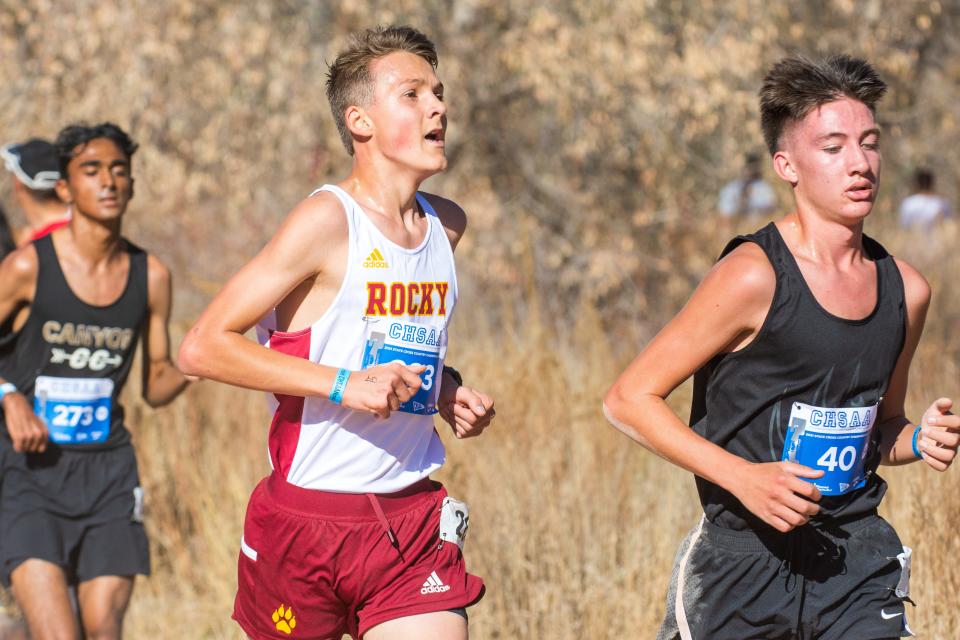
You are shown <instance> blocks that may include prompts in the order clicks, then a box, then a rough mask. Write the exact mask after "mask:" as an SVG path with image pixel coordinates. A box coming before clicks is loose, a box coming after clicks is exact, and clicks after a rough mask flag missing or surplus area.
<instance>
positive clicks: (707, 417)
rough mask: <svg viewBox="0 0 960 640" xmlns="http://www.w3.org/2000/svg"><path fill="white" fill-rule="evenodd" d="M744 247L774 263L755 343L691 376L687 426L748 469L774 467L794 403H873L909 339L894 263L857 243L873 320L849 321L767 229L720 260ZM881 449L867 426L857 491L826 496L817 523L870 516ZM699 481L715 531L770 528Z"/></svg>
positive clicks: (870, 243)
mask: <svg viewBox="0 0 960 640" xmlns="http://www.w3.org/2000/svg"><path fill="white" fill-rule="evenodd" d="M745 242H753V243H755V244H757V245H759V246H760V248H761V249H763V251H764V253H765V254H766V256H767V259H768V260H769V261H770V263H771V265H772V266H773V269H774V272H775V273H776V290H775V293H774V295H773V300H772V302H771V304H770V309H769V311H768V312H767V317H766V319H765V320H764V322H763V325H762V326H761V328H760V331H759V332H758V334H757V336H756V337H755V338H754V340H753V342H751V343H750V344H748V345H747V346H746V347H744V348H743V349H741V350H739V351H736V352H733V353H724V354H719V355H717V356H716V357H714V358H713V359H712V360H711V361H710V362H709V363H707V364H706V365H705V366H704V367H703V368H701V369H700V370H699V371H698V372H697V373H696V375H695V376H694V394H693V405H692V408H691V411H690V424H691V426H692V428H693V429H694V430H695V431H696V432H697V433H698V434H700V435H701V436H703V437H704V438H706V439H708V440H709V441H711V442H713V443H715V444H717V445H719V446H721V447H723V448H724V449H726V450H727V451H729V452H730V453H733V454H735V455H738V456H740V457H742V458H744V459H746V460H749V461H751V462H775V461H779V460H781V455H782V453H783V450H784V441H785V437H786V431H787V422H788V419H789V417H790V413H791V409H792V408H793V406H794V403H804V404H807V405H814V406H817V407H838V408H840V407H869V406H871V405H874V404H878V403H880V401H881V399H882V397H883V395H884V393H886V390H887V385H888V383H889V381H890V377H891V375H892V374H893V370H894V367H895V366H896V362H897V358H898V357H899V356H900V351H901V350H902V348H903V343H904V339H905V335H906V308H905V303H904V293H903V280H902V279H901V277H900V271H899V269H898V267H897V265H896V263H895V262H894V259H893V257H892V256H891V255H889V254H888V253H887V252H886V250H884V248H883V247H882V246H881V245H880V244H879V243H877V242H876V241H874V240H872V239H871V238H868V237H867V236H863V250H864V253H865V255H866V257H867V258H868V259H870V260H872V261H873V262H874V264H875V265H876V269H877V302H876V306H875V307H874V309H873V311H872V312H871V313H870V315H868V316H866V317H865V318H862V319H859V320H847V319H844V318H840V317H837V316H835V315H833V314H831V313H829V312H827V311H826V310H825V309H824V308H823V307H821V306H820V304H819V303H818V302H817V300H816V298H815V297H814V295H813V293H812V292H811V291H810V288H809V287H808V286H807V283H806V281H805V280H804V278H803V275H802V273H801V272H800V267H799V266H798V264H797V262H796V259H795V258H794V256H793V255H792V254H791V253H790V250H789V249H788V248H787V245H786V244H785V243H784V241H783V238H782V236H781V235H780V232H779V230H778V229H777V227H776V226H775V225H774V224H773V223H771V224H768V225H767V226H766V227H764V228H762V229H760V230H759V231H757V232H756V233H753V234H751V235H746V236H739V237H737V238H734V239H733V240H732V241H730V243H729V244H728V245H727V247H726V248H725V249H724V250H723V253H722V254H721V256H720V257H721V258H722V257H723V256H725V255H727V254H729V253H730V252H731V251H733V250H734V249H735V248H737V247H738V246H740V245H741V244H743V243H745ZM878 445H879V429H877V428H874V429H873V431H872V435H871V438H870V441H869V445H868V446H867V449H866V450H867V454H866V456H865V457H864V461H865V472H866V479H865V482H864V486H863V487H862V488H860V489H855V490H853V491H851V492H849V493H845V494H843V495H836V496H823V497H822V498H821V501H820V507H821V511H820V513H819V514H818V515H817V516H816V517H815V518H814V519H813V520H812V523H813V524H814V525H816V524H820V523H826V522H829V521H831V520H838V519H843V520H846V519H848V518H856V517H857V516H859V515H862V514H867V513H869V512H871V511H873V510H874V509H876V507H877V505H878V504H879V503H880V500H881V499H882V498H883V495H884V493H885V492H886V482H885V481H884V480H883V479H882V478H880V477H879V476H878V475H877V474H876V469H877V466H878V464H879V461H880V453H879V447H878ZM696 481H697V490H698V492H699V494H700V501H701V503H702V505H703V509H704V513H705V514H706V516H707V518H708V519H709V520H710V521H711V522H713V523H714V524H717V525H719V526H722V527H727V528H730V529H739V530H742V529H762V528H765V527H768V525H766V524H765V523H764V522H763V521H761V520H760V519H759V518H757V517H756V516H754V515H753V514H752V513H750V512H749V511H748V510H747V509H746V508H745V507H744V506H743V505H742V504H741V503H740V501H739V500H737V499H736V498H735V497H734V496H733V495H732V494H731V493H729V492H727V491H725V490H724V489H722V488H720V487H719V486H717V485H715V484H713V483H711V482H708V481H706V480H704V479H703V478H700V477H697V479H696Z"/></svg>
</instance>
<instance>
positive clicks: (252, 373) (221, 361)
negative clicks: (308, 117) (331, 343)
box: [178, 193, 422, 417]
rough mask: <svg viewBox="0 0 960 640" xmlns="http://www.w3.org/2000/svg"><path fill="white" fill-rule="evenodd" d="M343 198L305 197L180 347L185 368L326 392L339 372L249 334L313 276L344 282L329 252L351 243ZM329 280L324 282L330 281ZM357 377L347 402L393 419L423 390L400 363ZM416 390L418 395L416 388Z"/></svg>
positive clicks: (285, 390)
mask: <svg viewBox="0 0 960 640" xmlns="http://www.w3.org/2000/svg"><path fill="white" fill-rule="evenodd" d="M348 234H349V232H348V227H347V223H346V219H345V217H344V215H343V210H342V208H341V206H340V203H339V201H338V200H337V199H336V198H335V197H334V196H333V195H330V194H327V193H322V194H319V195H317V196H315V197H312V198H308V199H306V200H304V201H303V202H301V203H300V204H299V205H298V206H297V207H296V208H294V210H293V211H292V212H291V213H290V215H289V216H288V217H287V219H286V220H285V221H284V223H283V224H282V225H281V227H280V229H279V230H278V231H277V233H276V235H274V237H273V238H272V239H271V240H270V242H269V243H267V245H266V246H265V247H264V248H263V249H262V250H261V251H260V253H259V254H257V255H256V256H255V257H254V258H253V259H252V260H251V261H250V262H249V263H247V265H246V266H244V267H243V268H242V269H241V270H240V271H239V272H238V273H237V274H236V275H235V276H233V278H231V279H230V281H229V282H227V284H226V286H225V287H224V288H223V290H222V291H221V292H220V293H219V294H217V296H216V298H214V300H213V301H212V302H211V303H210V306H208V307H207V309H206V310H205V311H204V312H203V314H202V315H201V316H200V318H199V319H198V320H197V322H196V324H194V326H193V328H191V329H190V331H189V332H188V334H187V335H186V337H185V338H184V341H183V344H182V345H181V347H180V355H179V359H178V360H179V362H180V366H181V368H182V369H183V371H184V372H186V373H188V374H191V375H196V376H198V377H201V378H210V379H213V380H218V381H220V382H226V383H229V384H233V385H237V386H241V387H246V388H249V389H260V390H262V391H270V392H273V393H279V394H285V395H293V396H328V395H329V394H330V393H331V391H332V388H333V383H334V380H335V378H336V374H337V369H336V368H334V367H328V366H324V365H319V364H315V363H313V362H310V361H309V360H306V359H303V358H297V357H294V356H290V355H287V354H284V353H281V352H279V351H273V350H270V349H267V348H264V347H262V346H261V345H259V344H257V343H255V342H252V341H250V340H248V339H246V338H245V337H244V336H243V334H244V333H246V332H247V331H248V330H249V329H250V328H251V327H253V326H254V325H255V324H256V323H257V321H258V320H260V318H262V317H263V316H264V315H266V314H267V313H269V312H270V311H271V310H273V309H274V308H275V307H276V306H277V305H278V304H279V303H280V302H281V301H282V300H284V298H286V297H287V296H288V295H289V294H290V293H291V292H292V291H293V290H294V289H295V288H297V287H298V286H299V285H300V284H302V283H304V282H305V281H307V280H311V279H313V280H314V281H319V282H320V284H322V285H324V286H332V287H338V286H339V284H340V282H339V281H336V282H334V280H336V277H335V276H332V275H331V271H335V270H334V269H331V266H332V265H331V264H328V261H329V260H330V258H329V256H330V255H331V254H336V253H337V252H338V250H340V249H342V248H343V246H345V245H346V243H347V242H348ZM324 279H326V280H324ZM375 369H377V370H378V372H377V373H372V374H371V373H370V372H372V371H373V369H370V370H369V371H368V372H367V374H366V375H364V376H363V377H362V378H361V377H360V376H351V377H350V379H349V381H348V383H347V387H346V389H345V390H344V391H343V404H344V406H347V407H349V408H352V409H358V410H366V411H372V412H374V413H377V414H378V415H381V416H383V417H387V416H388V415H389V413H390V410H391V409H393V410H396V408H397V407H398V406H399V403H398V402H397V400H399V401H400V402H402V401H406V400H408V399H409V398H410V397H411V396H412V393H415V392H416V390H417V389H418V388H419V387H420V377H419V373H420V372H421V371H422V368H410V367H402V366H400V365H397V364H391V365H383V366H381V367H375ZM411 390H412V393H411Z"/></svg>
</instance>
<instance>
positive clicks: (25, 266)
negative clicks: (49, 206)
mask: <svg viewBox="0 0 960 640" xmlns="http://www.w3.org/2000/svg"><path fill="white" fill-rule="evenodd" d="M38 269H39V263H38V261H37V251H36V249H35V248H34V247H33V245H27V246H25V247H21V248H20V249H17V250H16V251H14V252H12V253H11V254H10V255H8V256H7V257H6V258H5V259H4V260H3V263H2V264H0V319H2V320H3V321H5V320H8V319H11V318H14V317H15V315H16V314H17V312H18V311H20V310H21V309H22V308H23V307H25V306H27V305H29V304H31V303H32V302H33V296H34V291H35V289H36V286H37V275H38V273H39V272H38ZM15 328H17V329H19V327H15ZM4 382H7V381H6V380H3V379H0V383H4ZM3 413H4V417H5V421H6V424H7V432H8V433H9V434H10V439H11V440H12V442H13V448H14V450H15V451H22V452H28V453H39V452H42V451H44V450H45V449H46V448H47V439H48V437H49V436H48V432H47V426H46V425H45V424H44V423H43V421H42V420H40V419H39V418H38V417H37V416H36V414H34V412H33V407H32V406H30V403H29V402H28V401H27V399H26V397H25V396H24V395H23V394H22V393H20V392H19V391H14V392H11V393H8V394H6V395H5V396H3Z"/></svg>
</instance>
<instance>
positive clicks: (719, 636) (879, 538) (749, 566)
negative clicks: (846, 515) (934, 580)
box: [657, 515, 913, 640]
mask: <svg viewBox="0 0 960 640" xmlns="http://www.w3.org/2000/svg"><path fill="white" fill-rule="evenodd" d="M908 560H909V552H908V551H906V550H905V549H904V547H903V545H902V544H901V543H900V538H899V537H897V533H896V532H895V531H894V530H893V527H891V526H890V525H889V524H888V523H887V521H886V520H884V519H883V518H881V517H880V516H878V515H867V516H865V517H863V518H860V519H857V520H854V521H852V522H846V523H844V524H831V525H830V526H829V527H827V526H825V525H822V526H818V527H817V528H814V527H813V526H810V525H808V526H805V527H801V528H799V529H796V530H794V531H792V532H790V533H788V534H782V533H779V532H776V531H774V530H772V529H771V530H770V532H768V533H764V534H761V535H758V534H757V533H755V532H753V531H733V530H730V529H724V528H721V527H718V526H716V525H714V524H711V523H710V522H708V521H707V520H706V518H704V519H703V520H701V522H700V524H698V525H697V526H696V527H694V528H693V530H692V531H691V532H690V534H689V535H688V536H687V537H686V539H684V541H683V542H682V543H681V545H680V549H679V551H678V552H677V559H676V563H675V565H674V569H673V576H672V578H671V581H670V589H669V592H668V594H667V612H666V617H665V618H664V621H663V625H662V626H661V628H660V633H659V635H658V636H657V638H658V640H726V639H729V640H813V639H817V640H885V639H888V638H900V637H908V636H911V635H913V634H912V633H911V632H910V628H909V627H908V626H907V619H906V611H905V607H904V602H905V601H906V600H907V599H908V593H909V587H908V581H909V561H908ZM904 564H906V568H904V567H903V565H904Z"/></svg>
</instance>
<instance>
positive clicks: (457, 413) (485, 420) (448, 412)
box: [438, 379, 497, 438]
mask: <svg viewBox="0 0 960 640" xmlns="http://www.w3.org/2000/svg"><path fill="white" fill-rule="evenodd" d="M438 409H439V411H440V417H441V418H443V419H444V420H446V422H447V424H449V425H450V426H451V427H452V428H453V433H454V435H456V436H457V437H458V438H472V437H474V436H478V435H480V434H481V433H483V430H484V429H486V428H487V427H488V426H489V425H490V421H491V420H493V418H494V417H495V416H496V415H497V410H496V409H494V408H493V398H491V397H490V396H488V395H487V394H485V393H481V392H480V391H477V390H476V389H473V388H472V387H464V386H461V385H458V384H456V382H453V381H452V379H451V383H450V386H447V381H446V379H444V385H443V387H441V389H440V400H439V407H438Z"/></svg>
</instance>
